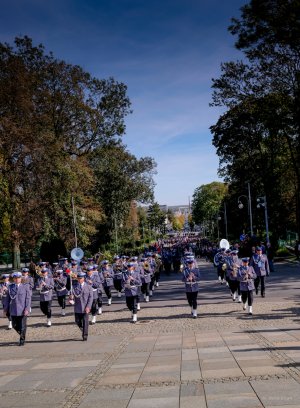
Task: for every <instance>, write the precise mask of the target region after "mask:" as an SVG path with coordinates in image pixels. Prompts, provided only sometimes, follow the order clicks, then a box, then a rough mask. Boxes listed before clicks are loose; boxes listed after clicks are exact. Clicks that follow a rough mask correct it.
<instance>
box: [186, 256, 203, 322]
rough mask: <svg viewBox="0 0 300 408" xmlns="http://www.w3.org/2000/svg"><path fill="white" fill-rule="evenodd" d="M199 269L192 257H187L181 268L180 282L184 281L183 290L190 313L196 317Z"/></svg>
mask: <svg viewBox="0 0 300 408" xmlns="http://www.w3.org/2000/svg"><path fill="white" fill-rule="evenodd" d="M199 279H200V271H199V269H198V268H197V267H196V264H195V262H194V259H192V258H191V257H188V259H187V260H186V266H185V267H184V269H183V276H182V282H184V283H185V291H186V297H187V300H188V303H189V305H190V307H191V314H192V316H193V318H194V319H196V318H197V296H198V291H199V284H198V282H199Z"/></svg>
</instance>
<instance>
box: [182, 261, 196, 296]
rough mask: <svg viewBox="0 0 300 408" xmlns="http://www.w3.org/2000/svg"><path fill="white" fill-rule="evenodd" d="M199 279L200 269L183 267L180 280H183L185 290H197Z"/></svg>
mask: <svg viewBox="0 0 300 408" xmlns="http://www.w3.org/2000/svg"><path fill="white" fill-rule="evenodd" d="M199 279H200V271H199V269H198V268H191V269H189V268H187V267H186V268H184V270H183V276H182V282H185V291H186V292H198V290H199V284H198V281H199Z"/></svg>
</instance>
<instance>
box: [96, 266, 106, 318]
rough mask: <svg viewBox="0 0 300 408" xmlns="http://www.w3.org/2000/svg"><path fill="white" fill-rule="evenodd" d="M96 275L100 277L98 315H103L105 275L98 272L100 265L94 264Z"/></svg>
mask: <svg viewBox="0 0 300 408" xmlns="http://www.w3.org/2000/svg"><path fill="white" fill-rule="evenodd" d="M94 273H97V274H98V276H99V281H100V286H99V287H98V291H97V305H98V315H101V314H102V304H103V301H102V293H103V292H104V288H103V283H104V277H103V273H102V271H101V269H100V270H98V265H97V264H94Z"/></svg>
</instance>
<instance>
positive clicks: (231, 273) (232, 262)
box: [226, 256, 241, 281]
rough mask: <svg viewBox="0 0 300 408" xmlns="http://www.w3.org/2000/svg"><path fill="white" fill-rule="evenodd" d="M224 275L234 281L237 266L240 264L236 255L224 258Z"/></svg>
mask: <svg viewBox="0 0 300 408" xmlns="http://www.w3.org/2000/svg"><path fill="white" fill-rule="evenodd" d="M226 265H227V268H226V276H227V278H228V279H230V280H232V281H236V280H237V279H238V277H237V271H238V268H239V267H240V266H241V260H240V259H239V258H238V257H237V256H230V257H228V258H227V259H226Z"/></svg>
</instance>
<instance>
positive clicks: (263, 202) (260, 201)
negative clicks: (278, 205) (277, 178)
mask: <svg viewBox="0 0 300 408" xmlns="http://www.w3.org/2000/svg"><path fill="white" fill-rule="evenodd" d="M257 203H258V204H257V208H262V207H263V208H264V210H265V224H266V237H267V243H269V242H270V237H269V221H268V207H267V198H266V196H262V197H257Z"/></svg>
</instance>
